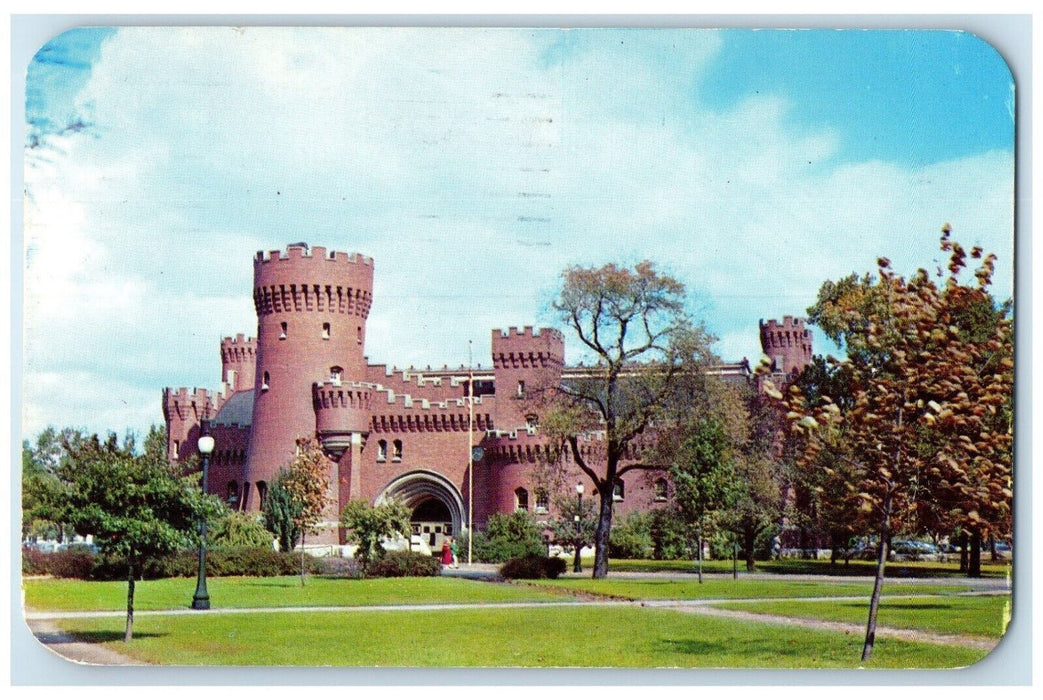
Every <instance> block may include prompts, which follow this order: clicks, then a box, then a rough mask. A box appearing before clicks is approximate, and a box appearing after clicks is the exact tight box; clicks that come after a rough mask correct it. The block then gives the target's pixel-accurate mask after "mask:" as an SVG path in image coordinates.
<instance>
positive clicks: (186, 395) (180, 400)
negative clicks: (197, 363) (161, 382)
mask: <svg viewBox="0 0 1043 700" xmlns="http://www.w3.org/2000/svg"><path fill="white" fill-rule="evenodd" d="M218 408H219V407H217V406H216V405H215V397H214V394H212V393H211V392H209V391H207V390H206V389H198V388H196V389H187V388H185V387H181V388H179V389H171V388H167V389H164V390H163V417H164V418H165V419H166V420H167V422H170V421H171V420H183V421H186V420H187V421H194V422H196V423H198V422H199V421H201V420H208V419H209V418H211V417H212V416H213V415H214V414H215V413H217V410H218Z"/></svg>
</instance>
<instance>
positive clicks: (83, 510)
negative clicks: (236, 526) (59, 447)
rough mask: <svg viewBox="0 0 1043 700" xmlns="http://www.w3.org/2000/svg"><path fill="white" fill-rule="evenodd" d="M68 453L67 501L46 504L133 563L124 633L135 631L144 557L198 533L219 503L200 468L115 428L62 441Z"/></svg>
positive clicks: (61, 471)
mask: <svg viewBox="0 0 1043 700" xmlns="http://www.w3.org/2000/svg"><path fill="white" fill-rule="evenodd" d="M64 450H65V452H66V454H67V459H64V460H63V461H62V464H61V465H60V466H59V467H58V468H57V469H56V474H57V476H58V477H59V479H60V480H61V481H62V482H63V483H64V484H65V488H64V489H63V490H62V492H61V495H60V498H61V501H60V502H57V503H54V502H51V503H48V504H47V509H48V511H49V513H51V514H52V516H53V517H55V518H56V519H57V521H58V522H65V523H69V524H70V525H71V526H72V527H73V528H74V529H75V530H76V532H77V533H79V534H80V535H92V536H93V539H94V543H95V544H96V545H97V546H98V547H99V548H100V549H101V551H102V552H103V553H104V554H106V555H109V556H112V557H116V558H119V559H122V560H123V561H124V562H125V564H126V567H127V625H126V631H125V633H124V637H123V639H124V641H126V642H129V641H130V640H131V639H132V637H133V628H134V581H135V576H136V574H138V573H140V571H141V566H142V564H143V563H144V561H145V560H146V559H148V558H151V557H160V556H164V555H167V554H170V553H172V552H174V551H176V550H178V549H180V548H183V547H186V546H189V545H190V544H192V543H193V542H194V540H195V536H196V523H197V522H198V521H197V517H206V516H207V515H209V514H212V513H214V512H216V511H217V509H218V508H219V504H218V502H217V500H216V499H215V498H213V497H209V496H204V495H203V494H202V493H201V491H200V489H199V485H198V480H199V478H198V474H192V475H187V474H186V472H185V470H184V468H181V467H172V466H171V465H170V464H169V463H168V462H167V460H166V458H165V456H164V455H163V453H162V451H160V452H158V453H157V452H155V451H148V452H146V453H145V454H143V455H135V454H134V452H133V448H132V443H130V444H129V445H128V444H126V443H125V444H124V445H123V446H122V447H121V446H120V445H119V444H118V441H117V439H116V436H115V435H110V436H109V439H108V440H107V441H106V442H105V443H104V444H102V443H101V442H100V441H99V440H98V438H97V436H94V437H92V438H90V439H88V440H86V441H84V442H83V443H81V444H79V445H76V446H74V445H72V444H70V443H68V442H66V443H64Z"/></svg>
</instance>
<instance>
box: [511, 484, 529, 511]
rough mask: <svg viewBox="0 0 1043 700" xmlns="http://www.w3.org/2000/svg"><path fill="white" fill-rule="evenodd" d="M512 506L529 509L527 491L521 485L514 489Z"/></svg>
mask: <svg viewBox="0 0 1043 700" xmlns="http://www.w3.org/2000/svg"><path fill="white" fill-rule="evenodd" d="M514 508H515V510H528V509H529V492H528V491H526V490H525V489H523V488H521V487H518V488H516V489H515V490H514Z"/></svg>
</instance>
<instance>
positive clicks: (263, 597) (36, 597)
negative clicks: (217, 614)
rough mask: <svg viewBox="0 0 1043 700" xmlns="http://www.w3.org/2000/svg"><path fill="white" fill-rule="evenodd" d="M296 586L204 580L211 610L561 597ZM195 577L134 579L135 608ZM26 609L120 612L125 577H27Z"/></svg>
mask: <svg viewBox="0 0 1043 700" xmlns="http://www.w3.org/2000/svg"><path fill="white" fill-rule="evenodd" d="M307 581H308V582H307V585H305V586H303V587H302V586H301V582H300V579H299V578H298V577H296V576H278V577H272V578H253V577H245V576H229V577H215V578H210V579H207V591H208V592H209V594H210V603H211V606H212V607H214V608H279V607H299V606H353V605H402V604H411V603H509V602H519V601H540V600H556V599H561V598H562V597H563V595H562V594H561V593H557V592H554V591H550V590H543V589H540V588H535V587H531V586H511V585H508V584H497V583H483V582H478V581H468V580H465V579H459V578H449V577H444V578H443V577H431V578H387V579H346V578H324V577H320V576H310V577H308V579H307ZM195 588H196V580H195V579H187V578H172V579H158V580H155V581H140V582H138V583H137V584H136V585H135V587H134V607H135V609H137V610H172V609H177V608H187V607H189V606H190V605H191V603H192V594H193V593H194V592H195ZM22 589H23V591H24V593H25V598H24V600H25V606H26V607H27V608H28V609H30V610H40V611H44V610H51V611H67V610H125V609H126V607H127V583H126V581H77V580H72V579H50V578H44V579H28V580H25V581H24V582H23V585H22Z"/></svg>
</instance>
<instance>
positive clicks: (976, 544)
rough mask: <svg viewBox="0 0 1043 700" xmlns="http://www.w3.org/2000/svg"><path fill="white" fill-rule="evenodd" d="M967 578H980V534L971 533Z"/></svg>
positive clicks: (976, 532) (973, 531)
mask: <svg viewBox="0 0 1043 700" xmlns="http://www.w3.org/2000/svg"><path fill="white" fill-rule="evenodd" d="M967 576H968V578H981V532H979V531H978V530H972V531H971V551H970V561H969V562H968V564H967Z"/></svg>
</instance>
